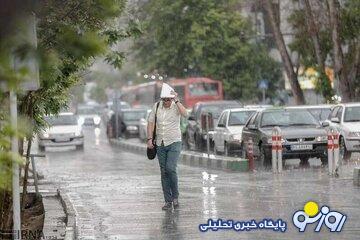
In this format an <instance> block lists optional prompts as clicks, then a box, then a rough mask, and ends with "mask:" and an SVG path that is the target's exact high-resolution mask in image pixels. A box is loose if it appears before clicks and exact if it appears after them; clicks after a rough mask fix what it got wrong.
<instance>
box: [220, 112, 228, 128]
mask: <svg viewBox="0 0 360 240" xmlns="http://www.w3.org/2000/svg"><path fill="white" fill-rule="evenodd" d="M228 116H229V112H228V111H226V112H225V114H224V117H223V119H222V124H224V126H226V122H227V119H228Z"/></svg>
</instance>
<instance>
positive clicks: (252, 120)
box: [246, 113, 260, 127]
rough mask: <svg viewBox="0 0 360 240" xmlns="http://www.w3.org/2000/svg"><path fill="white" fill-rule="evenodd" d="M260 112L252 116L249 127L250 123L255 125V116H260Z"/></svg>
mask: <svg viewBox="0 0 360 240" xmlns="http://www.w3.org/2000/svg"><path fill="white" fill-rule="evenodd" d="M259 115H260V114H258V113H257V114H254V116H252V117H251V119H250V120H249V121H248V122H247V124H246V126H247V127H248V126H249V125H254V122H255V118H256V117H257V116H259Z"/></svg>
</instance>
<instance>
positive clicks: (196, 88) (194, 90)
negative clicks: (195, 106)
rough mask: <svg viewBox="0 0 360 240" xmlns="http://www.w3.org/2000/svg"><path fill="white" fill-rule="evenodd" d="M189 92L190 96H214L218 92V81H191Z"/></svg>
mask: <svg viewBox="0 0 360 240" xmlns="http://www.w3.org/2000/svg"><path fill="white" fill-rule="evenodd" d="M189 93H190V96H192V97H200V96H215V95H217V94H218V83H192V84H190V85H189Z"/></svg>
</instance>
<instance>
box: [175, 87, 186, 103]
mask: <svg viewBox="0 0 360 240" xmlns="http://www.w3.org/2000/svg"><path fill="white" fill-rule="evenodd" d="M174 90H175V92H177V94H178V97H179V99H180V101H184V97H185V86H174Z"/></svg>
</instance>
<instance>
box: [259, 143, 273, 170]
mask: <svg viewBox="0 0 360 240" xmlns="http://www.w3.org/2000/svg"><path fill="white" fill-rule="evenodd" d="M259 150H260V152H259V160H260V163H261V165H262V166H263V167H264V168H267V167H268V166H270V163H271V159H270V156H268V155H267V154H266V153H265V149H264V147H263V146H262V145H260V146H259Z"/></svg>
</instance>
